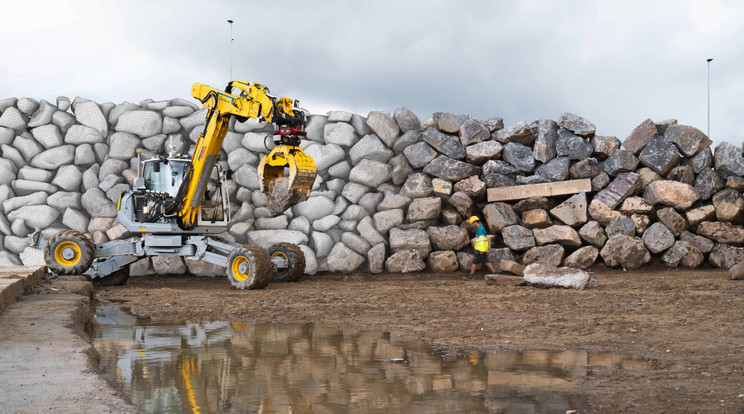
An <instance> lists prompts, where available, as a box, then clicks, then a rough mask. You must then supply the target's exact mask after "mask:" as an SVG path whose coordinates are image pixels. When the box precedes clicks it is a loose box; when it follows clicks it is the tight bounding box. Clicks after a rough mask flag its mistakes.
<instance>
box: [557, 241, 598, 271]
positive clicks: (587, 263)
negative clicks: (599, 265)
mask: <svg viewBox="0 0 744 414" xmlns="http://www.w3.org/2000/svg"><path fill="white" fill-rule="evenodd" d="M598 256H599V249H597V248H596V247H594V246H584V247H582V248H580V249H578V250H576V251H575V252H573V253H571V254H570V255H569V256H568V257H566V259H565V260H564V261H563V265H564V266H568V267H576V268H579V269H588V268H590V267H592V265H593V264H594V262H596V261H597V257H598Z"/></svg>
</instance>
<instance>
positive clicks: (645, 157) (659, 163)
mask: <svg viewBox="0 0 744 414" xmlns="http://www.w3.org/2000/svg"><path fill="white" fill-rule="evenodd" d="M638 159H639V160H640V161H641V164H643V165H645V166H646V167H648V168H651V169H652V170H654V171H656V172H657V173H659V174H661V175H667V173H669V171H671V170H672V168H674V167H676V166H677V164H679V161H680V155H679V151H678V150H677V147H676V146H675V145H674V144H672V143H671V142H669V141H668V140H667V139H666V138H665V137H663V136H659V137H656V138H654V139H653V140H652V141H651V142H649V143H648V145H646V147H645V148H643V150H642V151H641V154H640V155H639V156H638Z"/></svg>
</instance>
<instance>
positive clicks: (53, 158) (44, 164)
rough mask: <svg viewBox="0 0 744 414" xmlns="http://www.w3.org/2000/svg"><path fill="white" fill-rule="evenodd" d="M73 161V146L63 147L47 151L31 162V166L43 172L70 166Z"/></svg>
mask: <svg viewBox="0 0 744 414" xmlns="http://www.w3.org/2000/svg"><path fill="white" fill-rule="evenodd" d="M74 159H75V146H73V145H63V146H61V147H56V148H52V149H48V150H46V151H44V152H42V153H41V154H39V155H37V156H36V157H34V158H33V159H32V160H31V166H33V167H36V168H43V169H45V170H56V169H57V168H59V167H60V166H62V165H65V164H72V162H73V160H74Z"/></svg>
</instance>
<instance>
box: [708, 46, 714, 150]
mask: <svg viewBox="0 0 744 414" xmlns="http://www.w3.org/2000/svg"><path fill="white" fill-rule="evenodd" d="M711 60H713V58H708V60H707V62H708V138H710V61H711Z"/></svg>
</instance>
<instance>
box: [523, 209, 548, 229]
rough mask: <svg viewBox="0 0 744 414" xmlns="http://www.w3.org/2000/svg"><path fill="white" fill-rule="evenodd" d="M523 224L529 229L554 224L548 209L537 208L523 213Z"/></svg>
mask: <svg viewBox="0 0 744 414" xmlns="http://www.w3.org/2000/svg"><path fill="white" fill-rule="evenodd" d="M522 224H523V225H524V226H525V227H527V228H528V229H535V228H540V229H542V228H545V227H550V226H552V225H553V221H552V220H550V215H549V214H548V212H547V211H545V210H543V209H540V208H536V209H534V210H527V211H525V212H523V213H522Z"/></svg>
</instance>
